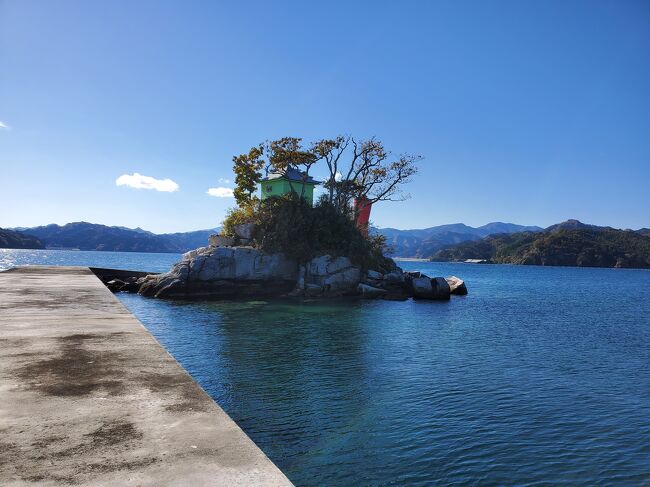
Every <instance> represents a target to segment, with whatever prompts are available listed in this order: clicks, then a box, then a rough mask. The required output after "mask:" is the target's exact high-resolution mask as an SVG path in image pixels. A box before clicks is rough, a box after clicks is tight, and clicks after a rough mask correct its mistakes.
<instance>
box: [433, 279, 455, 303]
mask: <svg viewBox="0 0 650 487" xmlns="http://www.w3.org/2000/svg"><path fill="white" fill-rule="evenodd" d="M431 289H432V291H433V297H432V298H431V299H449V295H450V294H451V289H450V288H449V284H447V281H446V280H445V278H444V277H434V278H433V279H431Z"/></svg>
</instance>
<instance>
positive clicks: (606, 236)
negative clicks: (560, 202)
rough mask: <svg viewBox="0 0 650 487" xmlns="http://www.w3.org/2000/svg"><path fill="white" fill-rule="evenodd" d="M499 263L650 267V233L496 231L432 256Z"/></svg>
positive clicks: (604, 230)
mask: <svg viewBox="0 0 650 487" xmlns="http://www.w3.org/2000/svg"><path fill="white" fill-rule="evenodd" d="M465 259H488V260H491V261H492V262H495V263H499V264H532V265H557V266H578V267H633V268H650V237H647V236H644V235H642V234H640V233H636V232H633V231H628V230H614V229H611V228H596V229H593V228H592V229H558V230H553V231H547V232H541V233H529V232H522V233H514V234H511V235H494V236H490V237H486V238H484V239H483V240H479V241H476V242H463V243H461V244H458V245H454V246H451V247H448V248H445V249H442V250H440V251H438V252H437V253H436V254H435V255H434V256H433V260H443V261H449V260H452V261H453V260H465Z"/></svg>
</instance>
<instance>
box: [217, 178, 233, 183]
mask: <svg viewBox="0 0 650 487" xmlns="http://www.w3.org/2000/svg"><path fill="white" fill-rule="evenodd" d="M219 182H220V183H221V184H230V179H226V178H219Z"/></svg>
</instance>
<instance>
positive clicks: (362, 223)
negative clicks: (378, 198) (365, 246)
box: [354, 198, 372, 236]
mask: <svg viewBox="0 0 650 487" xmlns="http://www.w3.org/2000/svg"><path fill="white" fill-rule="evenodd" d="M371 208H372V203H371V202H370V201H369V200H368V199H367V198H357V199H355V200H354V213H355V214H356V215H357V228H358V229H359V231H360V232H361V233H362V234H364V235H366V236H368V223H369V222H370V209H371Z"/></svg>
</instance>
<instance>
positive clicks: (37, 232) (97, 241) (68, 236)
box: [23, 222, 217, 253]
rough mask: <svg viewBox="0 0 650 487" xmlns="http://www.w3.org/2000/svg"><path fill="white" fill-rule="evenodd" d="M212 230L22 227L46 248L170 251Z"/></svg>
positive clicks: (199, 242)
mask: <svg viewBox="0 0 650 487" xmlns="http://www.w3.org/2000/svg"><path fill="white" fill-rule="evenodd" d="M215 231H217V229H211V230H198V231H195V232H187V233H167V234H161V235H156V234H154V233H151V232H148V231H145V230H142V229H141V228H136V229H131V228H125V227H109V226H106V225H98V224H95V223H87V222H75V223H68V224H66V225H63V226H60V225H54V224H52V225H46V226H41V227H34V228H25V229H23V232H24V233H25V234H27V235H33V236H34V237H36V238H38V239H39V240H40V241H41V242H43V244H45V246H46V247H47V248H68V249H80V250H112V251H119V252H172V253H182V252H187V251H188V250H192V249H195V248H197V247H202V246H205V245H207V243H208V236H209V235H210V234H211V233H215Z"/></svg>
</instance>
